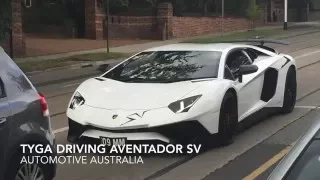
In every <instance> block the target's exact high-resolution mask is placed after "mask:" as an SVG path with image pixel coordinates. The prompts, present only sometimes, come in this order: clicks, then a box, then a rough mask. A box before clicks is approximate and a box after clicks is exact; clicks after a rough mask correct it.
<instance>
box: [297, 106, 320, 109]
mask: <svg viewBox="0 0 320 180" xmlns="http://www.w3.org/2000/svg"><path fill="white" fill-rule="evenodd" d="M295 108H299V109H320V107H318V106H296V107H295Z"/></svg>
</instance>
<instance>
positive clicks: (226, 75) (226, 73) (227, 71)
mask: <svg viewBox="0 0 320 180" xmlns="http://www.w3.org/2000/svg"><path fill="white" fill-rule="evenodd" d="M224 78H225V79H229V80H232V81H234V80H235V78H234V76H233V75H232V73H231V70H230V69H229V67H228V66H227V65H225V67H224Z"/></svg>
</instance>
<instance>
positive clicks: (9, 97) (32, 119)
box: [0, 47, 56, 180]
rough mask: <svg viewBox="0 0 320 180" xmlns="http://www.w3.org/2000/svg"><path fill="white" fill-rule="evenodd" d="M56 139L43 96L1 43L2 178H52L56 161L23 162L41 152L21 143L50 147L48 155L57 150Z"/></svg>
mask: <svg viewBox="0 0 320 180" xmlns="http://www.w3.org/2000/svg"><path fill="white" fill-rule="evenodd" d="M54 141H55V137H54V134H53V132H52V129H51V125H50V116H49V110H48V105H47V102H46V100H45V98H44V96H43V95H42V94H39V93H38V92H37V90H36V89H35V87H34V86H33V85H32V84H31V82H30V81H29V80H28V78H27V77H26V76H25V74H24V73H23V72H22V71H21V69H20V68H19V67H18V66H17V65H16V64H15V63H14V62H13V61H12V60H11V58H10V57H9V56H8V55H7V54H6V53H5V52H4V50H3V49H2V48H1V47H0V179H1V180H30V179H37V180H51V179H53V178H54V176H55V173H56V172H55V171H56V164H54V163H51V164H42V163H35V161H34V162H30V161H28V163H23V162H22V159H23V157H25V158H28V157H30V156H34V155H37V156H38V154H36V152H30V151H28V150H26V151H25V152H23V148H22V147H21V144H28V145H39V144H41V145H42V146H45V147H51V149H52V150H53V151H52V152H50V153H49V154H44V155H45V156H46V157H48V156H54V155H55V154H56V153H55V148H54V146H55V144H54V143H55V142H54ZM40 156H41V155H40ZM21 162H22V163H21Z"/></svg>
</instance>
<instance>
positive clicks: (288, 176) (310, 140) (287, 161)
mask: <svg viewBox="0 0 320 180" xmlns="http://www.w3.org/2000/svg"><path fill="white" fill-rule="evenodd" d="M268 179H269V180H319V179H320V120H319V121H318V122H316V123H315V124H314V125H313V126H312V127H311V129H310V130H309V131H308V132H307V133H305V134H304V135H303V136H302V137H300V139H299V140H298V141H297V142H296V143H295V145H294V146H293V147H292V149H291V150H290V152H289V153H288V154H287V155H286V156H285V157H284V158H283V160H282V161H281V162H280V163H279V165H278V166H277V167H276V168H275V170H274V171H273V172H272V174H271V175H270V176H269V178H268Z"/></svg>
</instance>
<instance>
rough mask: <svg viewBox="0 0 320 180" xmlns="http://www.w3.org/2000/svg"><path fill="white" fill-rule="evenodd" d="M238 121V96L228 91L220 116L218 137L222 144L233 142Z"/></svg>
mask: <svg viewBox="0 0 320 180" xmlns="http://www.w3.org/2000/svg"><path fill="white" fill-rule="evenodd" d="M237 123H238V109H237V101H236V97H234V95H233V94H232V93H231V92H227V93H226V95H225V96H224V98H223V100H222V104H221V109H220V117H219V133H218V138H219V142H220V144H221V145H223V146H226V145H229V144H232V142H233V135H234V133H235V131H236V126H237Z"/></svg>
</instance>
